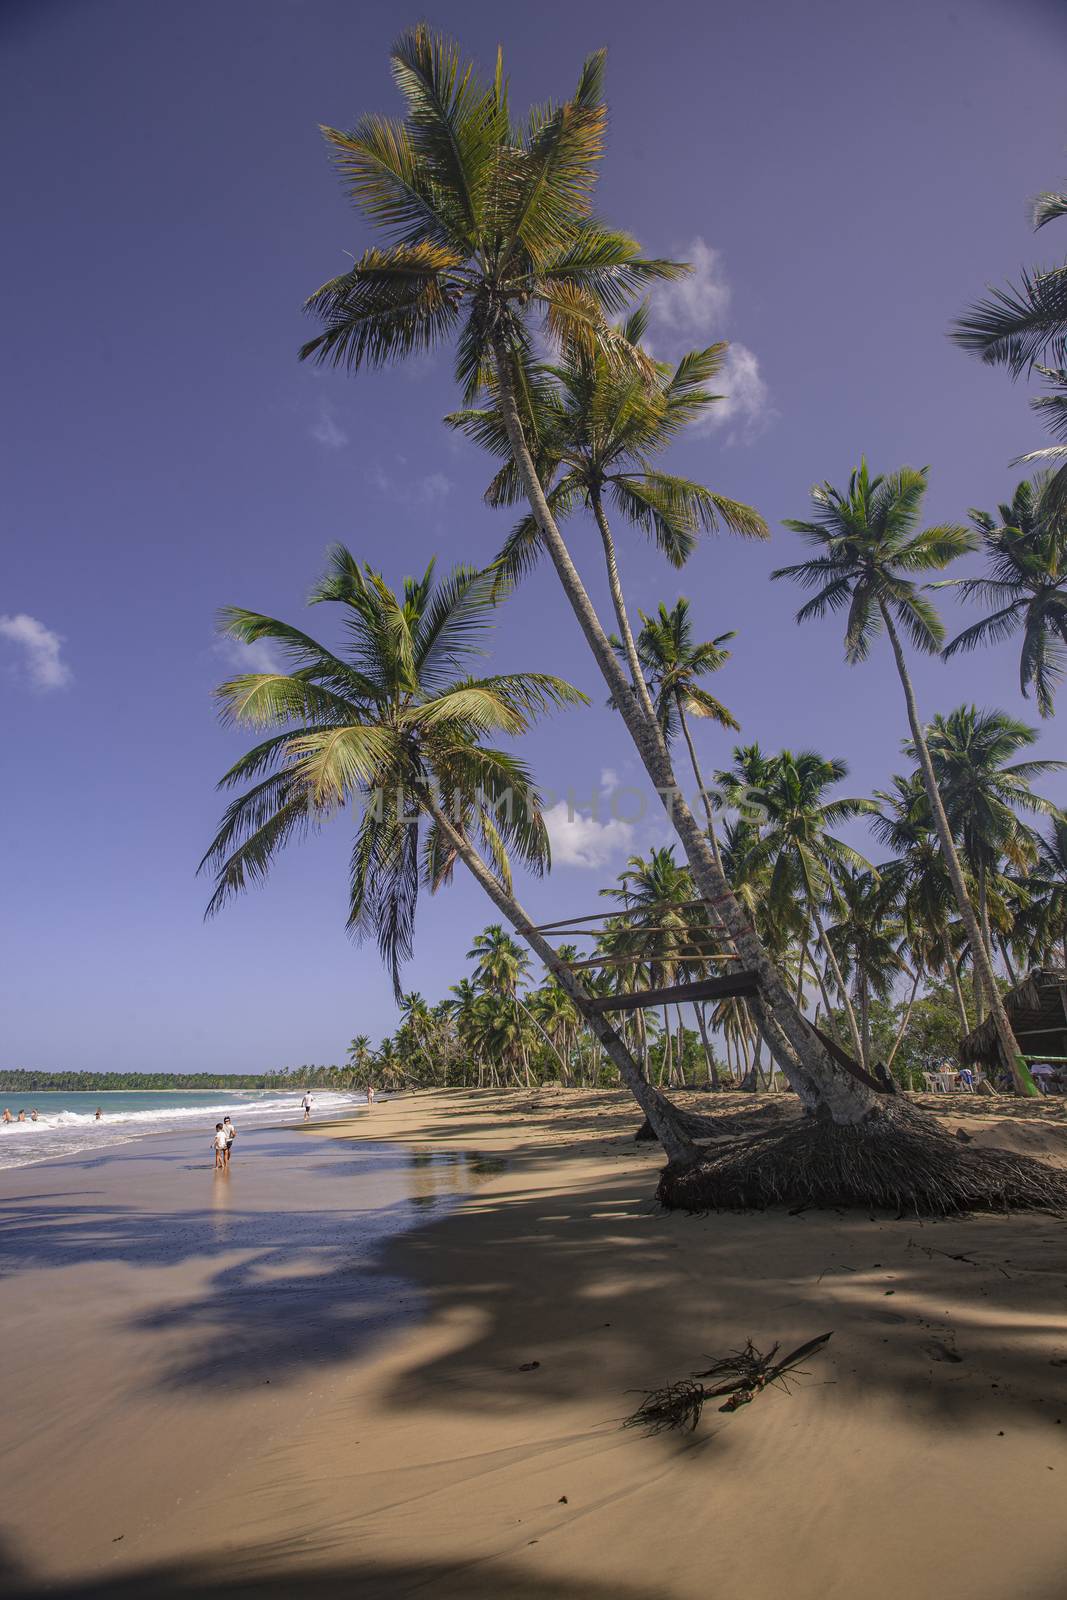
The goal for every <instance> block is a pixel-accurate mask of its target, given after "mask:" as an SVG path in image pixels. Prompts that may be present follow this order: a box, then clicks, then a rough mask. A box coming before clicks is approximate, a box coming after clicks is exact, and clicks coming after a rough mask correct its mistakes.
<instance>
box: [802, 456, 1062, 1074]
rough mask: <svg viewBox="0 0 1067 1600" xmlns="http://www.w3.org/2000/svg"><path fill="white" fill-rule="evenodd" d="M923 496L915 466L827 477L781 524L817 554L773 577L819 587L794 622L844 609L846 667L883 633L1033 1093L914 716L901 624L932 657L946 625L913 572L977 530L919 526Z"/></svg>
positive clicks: (976, 949) (1009, 1060)
mask: <svg viewBox="0 0 1067 1600" xmlns="http://www.w3.org/2000/svg"><path fill="white" fill-rule="evenodd" d="M925 493H926V468H925V467H924V468H922V469H921V470H918V471H917V470H916V469H914V468H912V467H903V468H901V470H900V471H899V472H894V473H891V474H890V475H889V476H888V477H881V476H879V477H873V478H872V477H871V475H870V473H869V472H868V470H867V463H866V461H864V462H863V463H862V464H861V465H860V467H859V468H858V470H856V471H854V472H853V473H852V476H851V477H850V479H849V484H848V489H847V491H846V492H845V493H842V492H841V491H840V490H839V489H835V488H834V487H833V485H832V484H829V483H823V484H822V485H820V486H819V487H817V488H816V489H814V490H813V491H812V500H813V503H814V510H815V515H814V518H813V519H812V520H810V521H795V520H790V521H788V522H787V523H786V527H788V528H792V529H793V530H794V532H796V533H799V534H801V535H802V537H803V538H805V539H806V540H807V541H808V542H809V543H810V544H812V545H814V546H815V547H816V549H817V550H818V552H819V553H818V554H817V555H815V556H813V557H811V558H810V559H809V560H807V561H801V562H798V563H796V564H795V565H793V566H789V567H780V568H778V570H777V571H776V572H774V573H773V574H772V576H773V577H775V578H795V579H796V580H797V581H798V582H799V583H800V584H801V585H802V586H803V587H804V588H806V589H814V590H815V591H816V592H815V594H814V595H813V596H812V598H811V599H810V600H809V601H807V603H806V604H805V605H803V606H801V608H800V610H799V611H798V612H797V621H798V622H805V621H807V620H808V619H809V618H811V617H822V616H825V615H826V613H827V612H830V611H841V610H844V609H845V608H846V607H847V608H848V619H847V623H846V627H845V659H846V660H847V661H849V662H850V663H853V664H854V663H856V662H858V661H864V660H866V658H867V656H868V655H869V654H870V649H871V645H872V644H873V642H874V640H875V638H876V637H877V635H878V634H879V632H880V631H881V630H882V628H884V629H885V631H886V633H887V634H888V635H889V642H890V644H891V645H892V647H893V656H894V660H895V662H896V668H897V673H898V675H899V677H900V682H901V686H902V687H903V690H904V700H905V704H906V706H907V712H908V723H909V726H910V728H911V736H912V741H913V744H914V747H915V752H916V755H917V757H918V761H919V767H920V770H921V772H922V776H923V783H924V786H925V788H926V798H927V801H928V803H929V806H930V812H931V815H932V817H933V822H934V827H935V829H936V831H937V837H938V840H939V842H940V845H941V850H942V853H943V855H944V857H945V864H946V866H947V868H948V872H949V877H950V878H951V880H952V888H953V892H954V894H955V896H956V904H957V906H958V908H959V913H960V918H961V920H962V922H963V925H964V928H965V929H966V933H967V937H968V939H969V940H970V942H971V951H972V960H973V961H974V962H975V964H976V967H977V969H978V973H979V978H980V981H981V983H982V985H983V986H984V988H985V991H986V994H987V996H988V999H989V1005H990V1010H991V1012H992V1015H993V1017H994V1019H995V1023H996V1029H997V1035H998V1038H999V1040H1000V1047H1001V1051H1002V1053H1003V1056H1004V1064H1005V1066H1006V1067H1007V1068H1008V1070H1009V1071H1010V1072H1011V1075H1012V1078H1013V1079H1014V1082H1015V1085H1016V1088H1017V1089H1018V1091H1019V1093H1020V1094H1025V1095H1036V1093H1037V1089H1036V1088H1035V1086H1034V1081H1033V1079H1032V1078H1031V1076H1030V1070H1029V1068H1028V1067H1027V1065H1026V1062H1025V1061H1024V1060H1023V1058H1022V1055H1021V1054H1020V1051H1019V1045H1018V1042H1017V1040H1016V1038H1015V1035H1014V1033H1013V1032H1012V1027H1011V1023H1010V1021H1009V1020H1008V1013H1007V1012H1006V1011H1005V1009H1004V1005H1003V1002H1002V1000H1001V997H1000V990H999V989H998V987H997V981H996V977H995V976H994V973H993V964H992V961H991V960H990V957H989V952H988V950H987V949H986V946H985V943H984V941H983V939H982V935H981V930H980V928H979V925H978V918H977V916H976V914H975V909H974V906H973V904H972V903H971V897H970V895H969V893H968V892H967V885H966V882H965V880H964V876H963V868H962V866H961V865H960V859H959V856H958V854H957V852H956V845H955V841H954V839H953V835H952V829H951V827H950V825H949V820H948V817H947V816H946V815H945V807H944V804H943V802H942V799H941V795H940V792H939V790H938V787H937V779H936V777H935V775H934V768H933V763H932V761H931V758H930V751H929V748H928V747H927V742H926V735H925V733H924V731H923V725H922V722H921V720H920V718H919V708H918V706H917V704H916V701H915V690H914V688H913V687H912V682H911V676H910V674H909V672H908V664H907V660H906V658H905V655H904V646H903V645H902V643H901V640H900V634H899V633H898V631H897V623H899V624H900V626H901V627H902V628H903V629H904V631H905V632H906V633H907V635H908V637H909V639H910V640H911V642H912V644H913V645H914V646H915V647H916V648H917V649H919V650H921V651H923V652H924V653H925V654H927V655H934V654H936V653H937V652H938V651H939V650H940V649H941V648H942V646H943V644H944V637H945V630H944V626H943V624H942V622H941V619H940V617H939V616H938V615H937V612H936V611H935V609H934V607H933V605H932V604H931V602H930V601H929V599H928V598H927V597H926V595H924V594H923V593H922V590H921V588H920V586H919V584H918V583H916V581H915V575H916V574H922V573H925V572H939V571H943V570H944V568H945V567H946V566H948V564H949V563H950V562H951V561H953V560H955V558H956V557H957V556H959V555H963V554H965V553H966V552H967V551H968V550H971V549H973V548H974V535H973V534H972V533H971V532H970V531H969V530H968V529H967V528H964V527H961V526H959V525H958V524H955V523H946V524H943V525H941V526H937V527H931V528H923V529H921V530H920V529H919V528H918V522H919V516H920V512H921V510H922V502H923V496H924V495H925Z"/></svg>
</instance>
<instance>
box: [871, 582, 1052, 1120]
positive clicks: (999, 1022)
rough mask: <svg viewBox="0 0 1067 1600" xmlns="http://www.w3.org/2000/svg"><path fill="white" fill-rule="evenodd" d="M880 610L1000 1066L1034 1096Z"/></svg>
mask: <svg viewBox="0 0 1067 1600" xmlns="http://www.w3.org/2000/svg"><path fill="white" fill-rule="evenodd" d="M879 610H880V611H881V614H882V621H883V622H884V623H885V627H886V632H887V633H888V635H889V640H890V643H891V644H892V646H893V655H894V657H895V658H896V664H897V672H898V674H899V676H900V682H901V685H902V686H903V689H904V699H905V702H906V704H907V708H908V723H909V725H910V727H911V737H912V740H913V742H914V745H915V749H916V752H917V754H918V757H919V768H920V771H921V772H922V776H923V786H924V788H925V789H926V798H927V800H928V802H929V805H930V812H931V815H932V816H933V819H934V827H935V829H936V831H937V837H938V839H939V841H940V844H941V850H942V854H943V855H944V857H945V865H946V867H947V868H948V875H949V878H950V879H951V882H952V888H953V892H954V894H955V896H956V904H957V906H958V907H959V913H960V919H961V921H962V922H963V926H964V928H965V929H966V930H967V937H968V939H969V940H970V941H971V960H972V961H973V962H974V964H975V967H976V968H977V969H978V971H979V974H980V977H981V981H982V984H983V985H984V987H985V991H986V995H987V997H988V1000H989V1009H990V1012H991V1014H992V1016H993V1020H994V1024H995V1027H996V1030H997V1038H998V1039H999V1041H1000V1049H1001V1054H1002V1055H1003V1057H1004V1065H1005V1066H1006V1067H1007V1068H1008V1071H1009V1072H1010V1073H1011V1076H1012V1080H1013V1082H1014V1084H1015V1087H1016V1090H1017V1091H1018V1093H1019V1094H1023V1095H1036V1094H1037V1092H1038V1091H1037V1087H1036V1085H1035V1084H1034V1080H1033V1078H1032V1077H1031V1076H1030V1068H1029V1067H1028V1066H1027V1064H1026V1062H1025V1061H1024V1060H1023V1057H1022V1053H1021V1051H1020V1049H1019V1042H1018V1040H1017V1039H1016V1037H1015V1034H1014V1032H1013V1030H1012V1026H1011V1021H1010V1019H1009V1017H1008V1013H1007V1012H1006V1011H1005V1009H1004V1002H1003V1000H1002V999H1001V995H1000V990H999V988H998V987H997V980H996V977H995V976H994V973H993V965H992V962H991V961H990V959H989V952H988V950H987V949H986V947H985V941H984V940H983V938H982V930H981V929H980V928H979V926H978V919H977V917H976V916H975V914H974V906H973V905H972V904H971V897H970V895H969V894H968V893H967V885H966V883H965V882H964V879H963V868H962V867H961V866H960V858H959V856H958V855H957V853H956V842H955V840H954V839H953V837H952V829H951V828H950V827H949V825H948V817H947V816H946V814H945V807H944V803H943V802H942V799H941V791H940V789H939V788H938V786H937V778H936V776H935V774H934V763H933V761H932V759H931V756H930V747H929V745H928V744H927V742H926V734H925V733H924V731H923V726H922V723H921V722H920V721H919V708H918V706H917V705H916V703H915V691H914V689H913V688H912V683H911V677H910V675H909V673H908V664H907V662H906V660H905V659H904V650H903V647H902V645H901V643H900V636H899V635H898V633H897V630H896V628H895V627H894V626H893V619H892V617H891V616H890V614H889V608H888V606H885V605H881V606H879Z"/></svg>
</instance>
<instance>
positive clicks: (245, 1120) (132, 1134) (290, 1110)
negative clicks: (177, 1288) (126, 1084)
mask: <svg viewBox="0 0 1067 1600" xmlns="http://www.w3.org/2000/svg"><path fill="white" fill-rule="evenodd" d="M302 1094H303V1091H302V1090H301V1089H297V1088H294V1089H292V1090H291V1091H290V1092H289V1093H284V1094H280V1093H279V1092H278V1091H277V1090H275V1089H233V1090H228V1089H224V1088H223V1089H196V1090H188V1089H169V1090H168V1089H146V1090H144V1091H139V1090H129V1089H110V1090H98V1091H91V1092H89V1091H86V1092H79V1093H76V1094H68V1093H63V1092H60V1091H46V1090H36V1091H34V1092H33V1093H32V1094H31V1095H29V1096H26V1095H25V1093H24V1092H23V1091H21V1090H20V1091H19V1095H20V1098H18V1099H13V1098H12V1097H11V1096H10V1095H5V1094H4V1093H3V1091H0V1111H3V1109H4V1108H5V1107H6V1108H7V1109H8V1110H9V1111H10V1112H11V1115H12V1116H13V1117H16V1118H17V1116H18V1113H19V1112H20V1111H24V1112H25V1113H26V1121H25V1122H18V1121H15V1122H11V1123H0V1168H2V1167H23V1166H31V1165H34V1164H35V1163H36V1162H38V1161H47V1160H48V1159H49V1158H50V1157H52V1156H64V1155H75V1154H78V1153H79V1152H80V1151H83V1150H97V1149H102V1148H103V1147H104V1146H106V1145H115V1144H127V1143H128V1142H129V1141H130V1140H131V1139H143V1138H144V1137H145V1136H146V1135H148V1134H152V1133H172V1132H173V1133H179V1132H183V1131H185V1130H186V1129H188V1130H189V1132H193V1131H195V1130H197V1129H199V1128H203V1131H204V1142H205V1145H207V1144H208V1143H209V1142H210V1139H211V1135H212V1133H213V1132H214V1129H215V1124H216V1122H221V1120H222V1118H223V1117H224V1116H229V1117H232V1119H233V1121H234V1123H235V1124H236V1125H237V1127H238V1129H240V1127H241V1126H242V1125H243V1124H245V1125H250V1126H255V1127H265V1126H269V1125H270V1124H271V1123H281V1122H295V1121H297V1120H298V1119H299V1118H300V1117H301V1116H302V1115H303V1113H302V1111H301V1108H300V1100H301V1096H302ZM312 1098H313V1100H314V1113H313V1115H314V1116H315V1117H316V1118H318V1117H328V1116H336V1115H338V1114H339V1113H343V1112H344V1111H346V1110H348V1109H350V1108H351V1107H353V1106H359V1105H363V1104H365V1097H364V1095H363V1094H362V1093H359V1094H339V1093H336V1092H329V1091H327V1090H325V1089H323V1090H314V1089H313V1090H312ZM98 1110H99V1111H100V1113H101V1116H100V1118H99V1120H97V1117H96V1112H97V1111H98ZM33 1111H36V1112H37V1121H36V1122H32V1121H31V1120H30V1115H31V1112H33Z"/></svg>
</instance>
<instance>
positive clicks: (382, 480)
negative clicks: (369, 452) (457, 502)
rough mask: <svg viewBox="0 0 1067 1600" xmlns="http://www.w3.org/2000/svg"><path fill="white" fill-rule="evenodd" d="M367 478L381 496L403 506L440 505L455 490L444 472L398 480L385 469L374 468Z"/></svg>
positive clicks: (380, 467)
mask: <svg viewBox="0 0 1067 1600" xmlns="http://www.w3.org/2000/svg"><path fill="white" fill-rule="evenodd" d="M401 466H403V463H401ZM367 477H368V479H369V480H370V482H371V484H373V486H374V488H375V489H377V491H378V493H379V494H381V495H384V496H385V497H386V499H388V500H396V501H398V502H399V503H400V504H401V505H409V506H432V505H440V503H441V502H442V501H443V500H447V498H448V496H449V495H450V494H451V493H452V489H453V484H452V479H451V478H446V476H445V474H444V473H443V472H427V473H423V474H422V476H421V477H417V478H406V477H402V478H400V479H398V478H394V477H393V476H392V475H391V474H390V473H388V472H386V470H385V468H384V467H382V466H374V467H372V468H371V470H370V472H369V473H368V474H367Z"/></svg>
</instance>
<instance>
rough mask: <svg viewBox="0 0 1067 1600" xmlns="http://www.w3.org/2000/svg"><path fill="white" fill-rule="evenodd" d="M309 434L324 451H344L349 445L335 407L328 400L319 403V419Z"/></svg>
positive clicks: (313, 424)
mask: <svg viewBox="0 0 1067 1600" xmlns="http://www.w3.org/2000/svg"><path fill="white" fill-rule="evenodd" d="M308 432H309V433H310V435H311V437H312V438H313V439H314V440H315V441H316V443H318V444H321V445H322V447H323V449H324V450H343V449H344V447H345V445H346V444H347V443H348V434H347V433H346V432H345V430H344V429H343V428H342V427H341V426H340V424H339V423H338V421H337V418H336V416H335V415H334V409H333V406H332V405H331V404H330V402H329V401H328V400H321V401H320V402H319V414H318V418H317V419H316V421H314V422H313V423H312V424H311V426H310V428H309V429H308Z"/></svg>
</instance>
